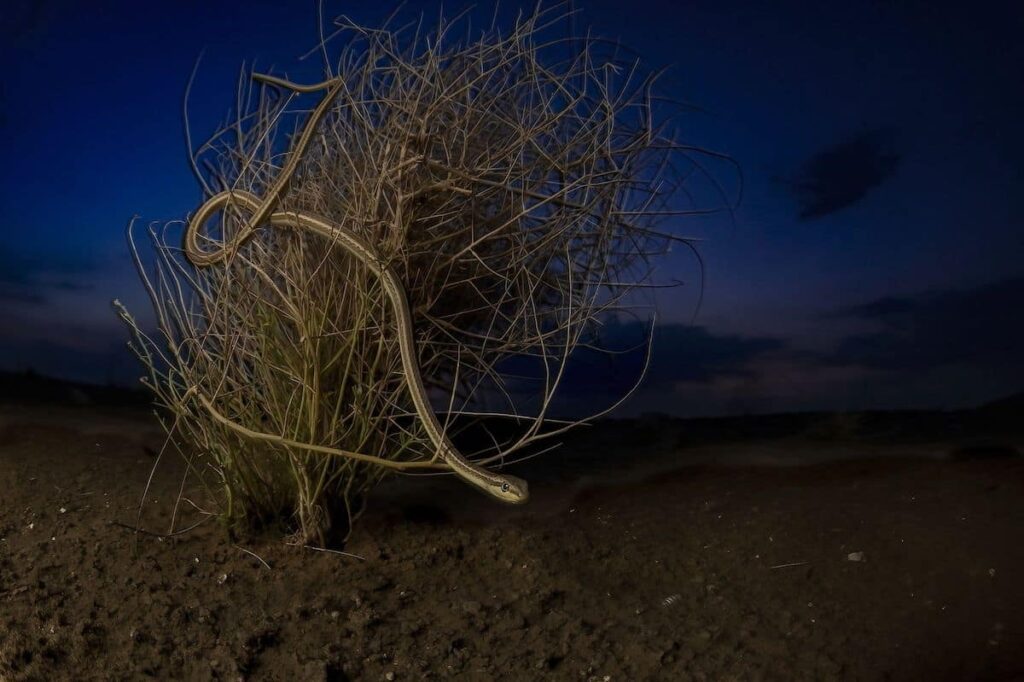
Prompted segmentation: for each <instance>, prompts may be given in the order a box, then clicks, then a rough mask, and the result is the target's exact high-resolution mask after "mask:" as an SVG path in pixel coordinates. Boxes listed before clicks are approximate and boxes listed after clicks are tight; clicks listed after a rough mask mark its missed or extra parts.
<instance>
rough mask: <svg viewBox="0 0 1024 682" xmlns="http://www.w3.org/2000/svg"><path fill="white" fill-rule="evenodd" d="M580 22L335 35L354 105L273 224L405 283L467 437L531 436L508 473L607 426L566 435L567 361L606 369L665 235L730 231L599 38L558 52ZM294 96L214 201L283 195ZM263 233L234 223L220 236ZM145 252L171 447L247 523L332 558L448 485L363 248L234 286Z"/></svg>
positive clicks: (557, 15)
mask: <svg viewBox="0 0 1024 682" xmlns="http://www.w3.org/2000/svg"><path fill="white" fill-rule="evenodd" d="M566 20H567V15H566V14H565V13H564V11H562V10H561V9H557V8H556V9H555V10H538V11H537V12H535V13H534V14H532V15H530V16H527V17H520V18H519V19H518V20H517V22H516V23H515V25H514V27H513V28H512V30H511V31H509V32H507V33H502V32H501V31H500V30H499V29H498V28H496V27H494V26H492V27H491V28H490V29H489V30H487V31H484V32H483V33H482V34H481V35H480V36H479V37H478V38H476V39H460V38H457V37H456V36H455V35H454V33H453V31H454V27H453V25H452V24H448V23H444V24H442V25H441V26H440V27H438V28H437V29H436V30H435V31H434V32H433V33H431V34H425V33H423V32H422V27H421V26H419V25H415V26H409V27H405V28H403V29H397V30H392V29H388V28H385V29H382V30H369V29H364V28H362V27H359V26H356V25H354V24H352V23H351V22H349V21H348V20H345V19H342V20H339V21H338V22H336V24H337V27H338V32H337V34H336V35H334V36H333V37H332V38H331V39H330V40H328V41H327V42H326V43H325V44H324V45H323V46H322V48H323V51H324V54H325V55H326V53H327V50H328V49H329V48H330V46H331V45H334V44H337V43H339V42H340V43H342V44H343V47H342V49H341V50H340V53H339V54H338V57H337V59H336V60H335V62H334V64H333V65H332V66H329V67H327V71H328V73H327V77H329V78H341V79H343V80H344V83H345V88H344V90H343V92H342V94H341V96H340V97H339V98H338V100H337V101H336V102H335V103H334V104H333V105H332V108H331V109H330V111H329V112H328V113H327V115H326V117H325V118H324V119H323V120H322V122H321V123H320V125H319V128H318V130H317V132H316V135H315V137H314V139H313V142H312V144H311V145H310V146H309V148H308V149H307V150H306V151H305V153H304V154H303V156H302V158H301V160H300V162H299V165H298V167H297V170H296V172H295V174H294V176H293V178H292V180H291V182H290V184H289V186H288V189H287V191H286V192H285V193H284V194H283V196H282V197H281V199H280V201H279V204H278V206H277V208H276V209H275V210H278V211H301V212H305V213H310V214H315V215H318V216H322V217H323V218H324V219H327V220H330V221H333V222H335V223H337V224H339V225H342V226H344V227H345V228H347V229H349V230H351V231H353V232H355V233H357V234H358V235H360V236H361V237H362V238H363V239H364V240H365V241H366V242H368V243H370V244H372V245H374V246H375V248H376V249H377V250H378V252H379V254H380V256H381V257H382V258H383V259H384V260H386V261H387V262H389V263H390V264H391V266H392V267H393V268H395V270H396V271H397V272H398V273H399V275H400V276H401V278H402V279H403V281H404V282H405V283H406V290H407V292H406V293H407V296H408V299H409V302H410V306H411V308H412V314H413V320H414V325H415V332H416V339H417V346H418V352H419V361H420V365H421V369H422V374H423V377H424V379H425V381H426V383H427V385H428V387H429V388H430V390H431V392H432V393H433V398H435V403H436V405H435V407H437V408H439V412H443V413H444V415H445V416H444V418H443V419H442V421H443V422H444V423H445V425H446V428H451V427H452V426H453V425H454V424H456V423H458V424H462V423H464V422H465V421H466V420H467V419H470V418H484V417H491V418H493V417H496V416H498V415H504V416H505V417H509V418H512V419H513V420H514V421H513V422H512V423H513V424H514V427H515V428H506V429H504V430H503V431H502V433H501V434H500V435H496V436H495V437H494V440H493V441H492V442H491V444H490V445H489V447H485V448H483V449H482V450H480V451H477V452H474V453H471V454H472V456H473V458H474V460H475V461H477V462H481V463H484V464H488V465H496V464H500V463H508V462H510V461H513V460H515V459H516V458H517V457H521V456H522V455H523V454H524V453H526V452H536V450H537V449H538V444H543V442H544V441H545V440H546V439H550V438H551V437H552V436H553V435H556V434H559V433H562V432H564V431H565V429H567V428H570V427H571V426H574V425H577V424H581V423H584V422H585V421H587V419H586V418H581V419H573V420H571V421H568V422H566V421H558V420H554V419H552V405H553V400H554V398H555V397H556V395H557V394H558V391H559V386H560V383H561V382H562V381H563V379H564V376H565V372H566V367H567V363H568V361H569V358H570V357H571V356H572V355H573V354H574V352H575V351H577V350H579V349H581V348H590V349H595V348H596V349H600V334H599V327H600V323H601V321H602V320H603V319H605V318H606V317H607V316H609V315H614V314H619V313H621V312H622V311H623V310H626V309H628V308H629V301H630V299H629V298H628V297H629V296H630V294H631V293H633V292H635V291H637V290H638V289H641V288H643V287H646V286H649V285H650V284H651V280H650V275H651V268H652V262H653V260H654V259H655V258H656V257H657V256H659V255H661V254H664V253H665V252H666V251H667V248H668V246H669V243H670V242H671V241H672V240H673V237H671V236H669V235H668V234H666V233H663V232H660V231H659V230H658V229H656V226H657V225H658V223H659V222H660V221H662V220H665V219H666V218H668V217H671V216H678V215H683V214H687V213H695V212H707V210H709V209H705V208H702V207H699V206H692V205H689V206H683V208H682V209H679V208H678V207H679V206H680V205H682V203H683V201H684V200H685V199H686V196H685V192H686V190H685V187H684V185H685V183H686V182H687V181H688V180H690V179H691V178H693V177H696V176H699V175H701V174H704V175H705V178H706V177H708V176H707V174H706V173H705V172H704V169H703V166H702V165H701V163H700V157H701V156H702V155H705V154H707V153H708V152H704V151H702V150H699V149H696V148H694V147H691V146H688V145H685V144H682V143H679V142H677V141H675V140H674V139H673V138H672V136H670V135H669V134H667V133H666V129H665V124H664V123H663V122H660V120H659V116H658V115H657V114H658V112H659V111H660V109H661V107H659V106H658V105H657V104H656V102H655V100H654V98H653V97H652V94H651V93H652V85H653V80H654V79H653V78H652V77H650V76H649V75H643V73H642V71H641V69H640V68H639V65H638V64H636V63H630V62H627V61H623V60H621V59H619V57H618V56H617V52H616V51H615V50H612V49H610V48H608V47H607V46H605V45H603V44H602V43H600V42H599V41H597V40H595V39H591V38H589V37H588V38H573V39H570V40H550V41H547V42H543V41H542V37H543V36H547V35H549V34H551V33H552V32H553V31H554V30H556V29H557V28H558V27H559V26H564V24H565V22H566ZM297 97H298V95H297V94H296V93H295V92H292V91H289V90H287V89H282V88H279V87H273V86H271V85H267V84H266V83H260V82H256V81H254V80H252V79H248V78H247V79H244V80H243V82H242V85H241V87H240V89H239V107H238V114H237V119H236V120H235V121H234V122H233V123H232V124H231V125H228V126H225V127H224V128H223V129H222V130H221V131H219V132H218V133H217V134H216V135H214V136H213V137H212V138H211V139H210V140H209V141H208V142H206V143H205V144H203V145H202V146H201V147H200V148H199V149H198V150H196V152H195V154H194V156H193V160H194V168H195V170H196V173H197V177H199V179H200V181H201V182H202V183H203V186H204V189H205V191H206V193H207V196H211V195H212V194H215V193H217V192H219V191H222V190H224V189H229V188H232V189H243V190H246V191H248V192H251V193H253V194H255V195H257V196H262V195H263V193H264V192H265V191H266V190H267V188H268V186H269V185H270V184H271V183H272V182H273V181H274V179H275V178H276V177H277V174H278V173H279V172H280V168H281V166H282V165H283V164H284V163H285V160H286V159H287V158H288V156H287V155H288V150H287V148H285V147H286V146H285V144H284V141H285V140H286V139H287V137H288V135H289V133H292V132H293V131H295V130H296V129H297V128H299V127H301V125H302V120H303V119H302V114H301V112H299V113H297V112H296V107H295V105H294V102H293V100H294V99H295V98H297ZM303 98H304V99H303V102H305V100H306V99H310V98H311V96H309V95H304V96H303ZM312 106H313V105H312V104H310V105H309V106H308V107H305V111H308V109H309V108H311V107H312ZM680 189H682V190H683V191H682V192H678V191H677V190H680ZM673 197H674V199H673ZM710 210H715V209H714V208H712V209H710ZM246 219H247V217H246V216H245V215H244V213H243V212H241V211H230V210H229V211H225V212H224V214H223V215H222V216H221V217H220V218H219V220H218V221H217V225H213V226H210V227H209V229H208V231H207V232H208V235H209V238H210V239H212V240H219V239H230V237H231V236H232V235H234V234H237V232H238V230H240V229H242V226H244V225H245V221H246ZM149 232H150V235H151V237H152V239H153V246H154V247H155V253H156V256H157V258H156V262H155V265H154V266H153V267H151V268H148V269H147V268H145V267H143V263H142V259H141V258H139V259H138V264H139V270H140V273H141V274H142V277H143V280H144V283H145V284H146V287H147V289H148V290H149V293H150V295H151V297H152V301H153V305H154V306H155V310H156V315H157V322H158V324H157V327H158V330H157V332H155V333H152V334H145V333H143V330H141V329H140V328H139V326H138V325H137V324H135V323H134V321H133V320H132V318H131V316H130V315H129V314H128V313H127V311H124V310H122V316H123V317H124V319H125V320H126V321H128V322H129V324H130V326H131V327H132V329H133V332H134V333H135V334H136V335H137V337H138V338H137V340H136V342H135V344H134V347H135V349H136V352H137V353H138V354H139V356H140V357H141V358H142V360H143V362H144V364H145V365H146V367H147V368H148V369H149V376H148V378H147V379H145V381H146V383H148V385H149V386H150V387H151V388H152V389H153V391H154V392H155V394H156V396H157V397H158V400H159V403H160V404H161V405H162V406H163V407H164V408H166V412H167V414H168V415H169V416H168V417H167V422H166V423H167V427H168V430H169V431H170V432H171V435H172V436H179V437H180V441H181V442H182V443H183V445H184V448H183V449H184V451H185V452H187V453H194V455H193V456H191V457H190V462H191V467H192V470H193V471H195V472H196V473H198V474H200V475H201V476H202V477H203V478H204V479H205V480H207V481H209V482H211V483H212V487H213V489H214V490H215V491H219V494H218V498H220V499H222V500H223V502H224V505H223V508H222V515H223V517H224V518H226V519H227V520H228V521H229V522H230V523H231V524H232V525H239V524H241V525H252V524H254V523H256V524H260V523H267V522H270V521H276V520H282V519H283V520H285V521H286V522H287V523H288V525H289V526H290V527H291V528H292V529H293V530H294V531H295V532H296V533H297V534H298V535H299V536H300V539H301V540H303V541H306V542H316V543H319V544H323V543H327V542H331V541H332V540H333V539H336V537H338V534H339V533H340V534H341V535H344V532H346V531H347V529H348V528H349V527H350V523H351V519H352V517H353V515H354V514H356V513H357V511H358V509H359V508H360V505H361V503H362V502H363V501H364V500H365V495H366V493H367V492H368V491H369V490H370V489H371V488H372V487H373V486H374V485H375V484H376V483H377V482H378V481H379V480H380V479H381V477H382V476H383V475H385V474H386V473H387V472H388V471H389V470H393V469H397V468H404V469H405V470H412V469H416V468H440V467H441V463H439V462H437V461H436V460H435V457H434V455H435V451H434V448H433V446H432V444H431V442H430V440H429V439H428V438H426V436H425V434H424V431H423V429H422V427H421V425H420V424H419V422H418V420H417V419H416V418H415V415H414V413H413V410H412V409H411V407H410V399H409V395H408V389H407V387H406V385H405V383H404V381H403V376H402V367H401V363H400V360H399V353H398V348H397V341H396V334H395V329H394V325H395V315H394V311H393V310H391V309H390V307H389V305H388V302H387V300H386V298H385V296H384V295H383V293H382V291H381V287H380V283H379V282H378V281H376V278H375V277H374V276H373V275H372V273H370V272H369V271H368V270H367V268H366V267H365V266H363V265H362V264H361V263H360V262H358V261H357V260H356V259H355V258H353V257H352V256H351V255H350V254H348V253H347V252H346V251H345V250H344V249H342V248H339V247H337V246H336V245H333V244H331V243H329V242H328V241H327V240H324V239H322V238H321V237H319V236H316V235H312V234H308V233H303V232H299V231H294V230H281V229H270V228H266V229H258V230H257V232H256V235H255V237H254V238H253V239H251V240H250V241H249V242H248V243H247V244H246V245H245V246H244V247H243V248H241V249H239V250H238V251H237V252H236V253H235V254H234V256H233V257H232V258H231V259H230V260H229V261H228V262H227V263H226V264H220V265H216V266H213V267H209V268H204V269H194V268H192V267H191V265H190V264H189V263H188V262H187V260H185V259H184V258H183V257H182V255H181V252H180V250H179V249H178V248H177V247H176V246H175V245H174V244H172V243H171V242H170V241H168V238H167V234H168V230H167V228H164V229H159V230H158V229H154V228H151V229H150V231H149ZM132 247H133V250H134V251H135V253H136V255H137V256H138V250H137V249H135V244H134V242H132ZM637 379H638V380H639V377H638V378H637ZM199 395H203V396H208V397H209V400H208V401H207V402H205V403H204V402H202V401H200V400H199V399H198V396H199ZM623 397H624V396H615V397H612V399H611V401H612V402H613V403H614V401H615V399H616V398H623ZM613 406H614V405H613V404H610V405H609V406H608V407H609V408H611V407H613ZM603 412H604V411H602V413H603ZM594 416H597V415H591V416H590V418H592V417H594ZM239 427H241V428H239ZM313 446H321V451H316V450H315V449H313ZM323 447H329V448H333V449H339V450H346V451H355V452H360V453H368V454H370V455H373V456H375V457H379V458H381V462H378V463H367V462H363V461H355V460H353V459H351V458H346V457H343V456H335V455H330V454H325V452H323ZM211 474H212V478H211V476H210V475H211Z"/></svg>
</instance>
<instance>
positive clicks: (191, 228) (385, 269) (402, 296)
mask: <svg viewBox="0 0 1024 682" xmlns="http://www.w3.org/2000/svg"><path fill="white" fill-rule="evenodd" d="M256 78H257V79H259V80H262V81H265V82H268V83H272V84H275V85H279V86H282V87H286V88H289V89H291V90H293V91H295V92H315V91H318V90H323V89H327V94H326V95H325V96H324V98H323V99H322V100H321V101H320V103H319V104H318V105H317V107H316V109H314V110H313V112H312V113H311V114H310V116H309V120H308V121H307V122H306V125H305V127H304V128H303V130H302V133H301V135H300V136H299V139H298V141H297V142H296V143H295V146H294V147H293V149H292V151H291V154H290V158H289V160H288V163H286V164H285V166H284V168H283V169H282V170H281V173H280V174H279V175H278V177H277V179H276V180H275V181H274V183H273V184H272V185H271V187H270V189H269V190H268V191H267V193H266V195H265V197H264V198H263V200H262V201H261V200H260V199H259V198H258V197H257V196H255V195H253V194H251V193H249V192H245V191H241V190H227V191H224V192H220V193H218V194H215V195H213V196H212V197H210V198H209V199H207V200H206V201H205V202H203V204H202V205H201V206H200V207H199V208H198V209H197V210H196V212H195V214H194V215H193V216H192V219H191V220H189V223H188V226H187V227H186V229H185V238H184V250H185V254H186V255H187V256H188V258H189V260H190V261H191V262H192V263H193V264H194V265H195V266H197V267H207V266H210V265H213V264H214V263H218V262H222V261H225V260H227V258H228V257H229V256H230V255H231V254H233V253H234V252H235V251H237V249H238V248H239V247H240V246H241V245H242V244H243V243H245V242H246V241H248V240H249V239H250V238H252V236H253V235H254V234H255V231H256V227H257V226H259V225H261V224H269V225H271V226H273V227H289V228H296V229H305V230H309V231H310V232H314V233H316V234H318V235H320V236H321V237H324V238H325V239H328V240H330V241H331V242H332V243H337V244H340V245H341V246H342V247H343V248H345V249H346V250H347V251H348V252H349V253H351V254H352V255H353V256H355V257H356V258H358V259H359V260H360V261H361V262H362V263H363V264H364V265H366V266H367V267H368V268H370V270H371V271H372V272H373V273H374V275H376V276H377V277H378V278H380V280H381V283H382V284H383V287H384V291H385V293H386V294H387V297H388V299H389V300H390V301H391V305H392V307H393V308H394V310H395V314H396V317H397V318H398V319H397V322H398V347H399V352H400V353H401V356H402V368H403V370H404V373H405V382H406V385H407V386H408V388H409V392H410V394H411V395H412V400H413V403H414V405H415V407H416V412H417V414H418V415H419V417H420V419H421V420H422V421H423V425H424V426H425V428H426V430H427V435H428V436H429V437H430V439H431V441H432V442H433V444H434V447H436V448H437V453H438V456H440V458H441V459H442V460H443V461H444V462H445V463H446V464H447V465H448V466H449V467H450V468H451V469H452V471H453V472H455V474H456V475H457V476H459V477H460V478H462V479H463V480H464V481H466V482H467V483H470V484H472V485H474V486H476V487H477V488H479V489H481V490H483V491H484V492H486V493H488V494H490V495H492V496H494V497H496V498H497V499H499V500H501V501H503V502H509V503H512V504H519V503H522V502H525V501H526V500H527V498H528V497H529V488H528V486H527V484H526V481H523V480H521V479H519V478H516V477H514V476H499V475H497V474H493V473H491V472H489V471H487V470H486V469H484V468H483V467H480V466H477V465H475V464H473V463H472V462H470V461H469V460H467V459H466V458H465V457H463V456H462V454H461V453H459V451H458V450H457V449H456V448H455V446H454V445H453V444H452V442H451V441H450V440H449V439H448V436H447V434H446V433H445V431H444V429H443V428H442V427H441V424H440V422H438V420H437V415H435V414H434V410H433V408H432V407H431V405H430V399H429V398H428V396H427V390H426V387H425V386H424V384H423V376H422V374H421V372H420V366H419V358H418V356H417V353H416V340H415V337H414V335H413V326H412V314H411V312H410V309H409V303H408V300H407V298H406V293H405V287H404V286H403V285H402V281H401V279H400V278H399V276H398V274H397V273H396V272H395V270H394V269H393V268H391V267H390V266H389V265H388V264H387V263H385V262H384V261H383V260H382V259H381V258H380V256H379V255H378V254H377V253H376V251H374V250H373V248H371V247H370V246H369V245H368V244H367V243H365V242H364V241H363V240H362V239H360V238H359V237H358V236H357V235H355V234H353V233H352V232H350V231H349V230H347V229H346V228H345V227H343V226H341V225H338V224H336V223H333V222H330V221H327V220H324V219H322V218H319V217H317V216H313V215H309V214H307V213H297V212H293V211H276V212H275V211H273V208H274V205H275V204H276V203H277V201H278V199H279V198H280V196H281V194H282V193H283V192H284V189H285V186H286V185H287V184H288V181H289V180H290V179H291V176H292V174H293V173H294V172H295V169H296V167H297V166H298V162H299V160H300V159H301V157H302V154H303V153H304V152H305V149H306V147H307V145H308V144H309V142H310V140H311V139H312V137H313V133H314V132H315V129H316V127H317V125H318V124H319V122H320V120H321V119H322V118H323V117H324V115H325V114H326V113H327V111H328V110H329V109H330V106H331V104H332V102H333V101H334V100H335V99H336V98H337V96H338V94H339V93H340V92H341V91H342V90H343V89H344V87H345V85H344V82H343V81H342V80H340V79H332V80H329V81H325V82H323V83H318V84H316V85H306V86H304V85H296V84H294V83H290V82H288V81H285V80H282V79H279V78H274V77H272V76H264V75H257V76H256ZM229 205H231V206H234V207H240V208H244V209H246V210H247V211H250V212H251V213H252V217H251V218H250V220H249V221H248V223H246V225H245V226H243V227H242V229H241V230H240V231H239V233H238V235H237V236H236V237H235V238H234V239H233V240H232V241H231V242H229V243H223V244H222V245H221V246H220V248H218V249H216V250H214V251H204V250H203V249H202V248H200V246H199V239H198V237H199V230H200V228H202V226H203V225H205V224H206V222H207V221H208V220H209V219H210V217H211V216H213V215H214V214H215V213H217V212H218V211H220V210H222V209H224V208H226V207H227V206H229Z"/></svg>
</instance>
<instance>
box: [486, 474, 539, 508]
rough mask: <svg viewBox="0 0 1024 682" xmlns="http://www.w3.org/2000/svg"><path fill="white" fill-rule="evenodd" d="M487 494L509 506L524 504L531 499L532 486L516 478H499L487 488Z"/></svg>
mask: <svg viewBox="0 0 1024 682" xmlns="http://www.w3.org/2000/svg"><path fill="white" fill-rule="evenodd" d="M487 492H489V493H490V494H491V495H493V496H494V497H497V498H498V499H499V500H501V501H502V502H507V503H508V504H523V503H524V502H526V501H527V500H528V499H530V486H529V485H527V483H526V481H524V480H523V479H521V478H516V477H515V476H499V477H497V478H496V480H495V481H493V482H491V483H489V484H488V486H487Z"/></svg>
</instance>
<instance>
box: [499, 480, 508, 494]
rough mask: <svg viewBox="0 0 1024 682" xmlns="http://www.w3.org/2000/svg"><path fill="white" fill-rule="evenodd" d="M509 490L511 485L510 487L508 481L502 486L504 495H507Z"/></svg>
mask: <svg viewBox="0 0 1024 682" xmlns="http://www.w3.org/2000/svg"><path fill="white" fill-rule="evenodd" d="M508 489H509V485H508V482H507V481H506V482H505V483H502V484H501V492H503V493H507V492H508Z"/></svg>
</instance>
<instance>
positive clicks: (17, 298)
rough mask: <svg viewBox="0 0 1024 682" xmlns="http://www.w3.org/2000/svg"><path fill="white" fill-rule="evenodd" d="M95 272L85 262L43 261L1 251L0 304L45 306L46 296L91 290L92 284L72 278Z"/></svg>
mask: <svg viewBox="0 0 1024 682" xmlns="http://www.w3.org/2000/svg"><path fill="white" fill-rule="evenodd" d="M95 269H96V265H95V263H94V262H93V261H92V260H91V259H87V258H77V259H75V258H68V257H49V258H44V257H42V256H39V255H35V254H27V253H15V252H13V251H8V250H4V249H0V301H2V302H7V303H30V304H35V305H40V304H43V303H46V302H48V300H49V296H48V294H47V292H51V291H88V290H91V289H92V285H91V284H88V283H83V282H79V281H76V280H75V279H74V277H75V276H76V275H84V274H88V273H91V272H93V271H94V270H95Z"/></svg>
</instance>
